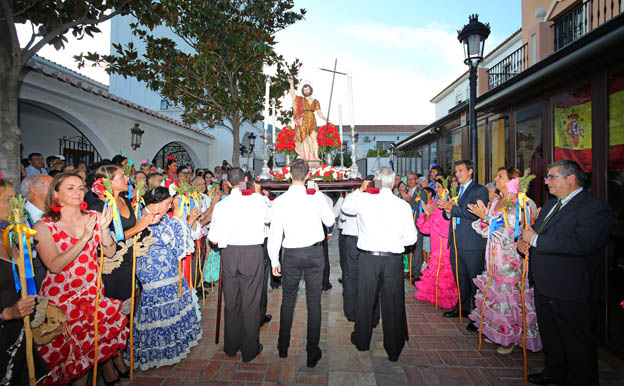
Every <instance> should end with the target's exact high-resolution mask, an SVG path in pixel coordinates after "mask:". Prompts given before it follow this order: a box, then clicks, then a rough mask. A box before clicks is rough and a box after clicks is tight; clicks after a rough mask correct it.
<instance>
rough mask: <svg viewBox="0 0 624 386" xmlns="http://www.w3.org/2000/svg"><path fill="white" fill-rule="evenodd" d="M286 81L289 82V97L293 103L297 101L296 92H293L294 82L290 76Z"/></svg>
mask: <svg viewBox="0 0 624 386" xmlns="http://www.w3.org/2000/svg"><path fill="white" fill-rule="evenodd" d="M288 83H290V97H291V98H292V100H293V105H294V104H295V103H297V94H295V84H294V81H293V78H292V76H289V77H288Z"/></svg>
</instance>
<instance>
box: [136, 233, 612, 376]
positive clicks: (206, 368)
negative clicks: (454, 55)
mask: <svg viewBox="0 0 624 386" xmlns="http://www.w3.org/2000/svg"><path fill="white" fill-rule="evenodd" d="M330 261H331V282H332V283H333V286H334V288H333V289H331V290H329V291H326V292H323V298H322V310H323V311H322V313H323V314H322V317H323V322H322V327H321V349H322V350H323V358H322V359H321V360H320V361H319V363H318V365H317V367H316V368H314V369H309V368H307V367H306V352H305V336H306V305H305V292H304V291H303V283H302V285H301V287H300V291H299V296H298V299H297V306H296V309H295V319H294V323H293V330H292V340H291V346H290V349H289V351H288V358H285V359H282V358H279V356H278V353H277V336H278V331H279V309H280V304H281V300H282V292H281V289H277V290H271V289H270V288H269V313H270V314H272V315H273V320H272V321H271V322H270V323H268V324H267V325H265V326H263V327H262V331H261V335H260V342H261V343H262V344H263V345H264V350H263V352H262V353H261V354H260V355H259V356H258V357H257V358H256V359H255V360H254V361H252V362H250V363H243V362H242V361H241V358H240V353H239V354H238V355H237V356H236V357H234V358H228V357H227V356H226V355H225V353H224V352H223V321H222V322H221V338H220V344H219V345H215V343H214V337H215V325H216V312H215V310H216V303H217V300H216V299H217V297H216V287H215V288H214V291H213V292H212V293H211V294H210V296H207V297H206V304H205V306H203V307H202V315H203V317H202V321H201V326H202V329H203V338H202V340H201V342H200V344H199V345H198V346H197V347H194V348H193V349H192V350H191V352H190V354H189V356H188V358H187V359H185V360H183V361H182V362H180V363H179V364H177V365H174V366H167V367H160V368H156V369H150V370H148V371H145V372H140V371H137V372H135V379H134V381H133V382H129V381H127V382H124V384H126V385H128V384H132V385H141V386H142V385H145V386H159V385H162V386H165V385H166V386H174V385H196V386H218V385H219V386H220V385H230V386H234V385H236V386H242V385H257V386H260V385H263V386H269V385H330V386H351V385H353V386H368V385H380V386H401V385H505V386H507V385H523V384H524V382H523V371H522V366H523V361H522V350H520V349H517V348H516V349H515V350H514V352H513V353H512V354H510V355H500V354H498V353H497V352H496V346H495V345H493V344H488V343H485V342H484V343H483V346H482V349H481V351H480V352H479V351H478V350H477V346H478V338H477V335H476V334H473V333H470V332H468V331H466V329H465V324H466V323H467V319H464V324H463V325H462V324H460V323H459V319H457V318H456V319H447V318H444V317H443V316H442V312H443V310H441V309H439V310H436V309H435V306H433V305H430V304H426V303H423V302H421V301H419V300H416V299H415V298H414V297H413V288H414V287H411V286H407V281H406V290H405V298H406V309H407V318H408V326H409V341H408V342H407V343H406V346H405V348H404V349H403V352H402V353H401V356H400V358H399V361H398V362H390V361H388V359H387V355H386V352H385V350H384V348H383V343H382V339H383V336H382V328H381V325H380V326H378V327H377V328H376V329H375V330H374V333H373V338H372V340H373V341H372V343H371V350H370V351H366V352H359V351H357V350H356V349H355V347H354V346H353V345H352V344H351V342H350V334H351V331H353V323H350V322H348V321H347V320H346V318H345V317H344V314H343V312H342V287H341V285H340V284H339V283H338V280H337V279H338V277H339V275H340V266H339V264H338V248H337V242H333V243H331V245H330ZM382 323H383V321H382ZM528 366H529V369H530V371H529V372H535V371H540V370H541V368H542V366H543V355H542V354H541V353H530V352H529V354H528ZM600 370H601V373H600V377H601V379H600V383H601V384H602V385H624V379H623V378H622V377H621V376H619V375H618V374H617V373H616V372H615V371H613V370H612V369H611V368H609V367H607V366H606V365H604V364H602V363H601V364H600Z"/></svg>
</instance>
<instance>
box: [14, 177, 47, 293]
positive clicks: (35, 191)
mask: <svg viewBox="0 0 624 386" xmlns="http://www.w3.org/2000/svg"><path fill="white" fill-rule="evenodd" d="M51 181H52V177H50V176H48V175H47V174H37V175H32V176H29V177H26V178H25V179H24V181H22V184H21V190H22V196H24V197H26V200H27V201H26V205H25V209H26V221H27V223H28V227H29V228H33V227H34V226H35V223H36V222H37V221H39V220H41V216H43V211H44V209H45V198H46V195H47V194H48V188H49V187H50V182H51ZM32 254H33V256H32V258H33V270H34V271H35V272H34V274H35V285H36V286H37V292H39V288H41V284H42V283H43V279H44V278H45V274H46V271H47V269H46V267H45V266H44V265H43V263H42V262H41V260H40V259H39V258H38V257H37V251H36V250H35V248H33V249H32Z"/></svg>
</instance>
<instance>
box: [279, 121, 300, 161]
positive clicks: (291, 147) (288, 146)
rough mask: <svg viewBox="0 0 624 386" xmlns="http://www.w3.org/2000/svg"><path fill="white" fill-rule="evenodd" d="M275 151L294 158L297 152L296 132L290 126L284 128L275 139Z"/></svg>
mask: <svg viewBox="0 0 624 386" xmlns="http://www.w3.org/2000/svg"><path fill="white" fill-rule="evenodd" d="M275 151H276V152H278V153H281V154H283V155H284V156H286V155H288V156H290V157H292V158H294V157H295V156H296V155H297V152H296V151H295V131H294V130H293V129H292V127H290V126H284V127H283V128H282V130H280V131H279V133H278V134H277V138H276V139H275Z"/></svg>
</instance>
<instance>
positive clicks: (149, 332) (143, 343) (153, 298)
mask: <svg viewBox="0 0 624 386" xmlns="http://www.w3.org/2000/svg"><path fill="white" fill-rule="evenodd" d="M184 226H185V224H184V223H183V222H181V221H177V219H175V218H170V217H169V216H164V217H163V218H162V220H161V221H160V223H158V224H156V225H153V226H150V229H151V231H152V237H154V238H155V240H154V242H153V244H151V245H150V247H149V250H148V252H147V254H146V255H145V256H144V257H140V258H138V259H137V264H136V275H137V278H138V279H139V280H140V281H141V284H142V285H143V291H142V294H141V302H140V304H139V307H138V309H137V311H136V313H135V316H134V367H135V368H137V367H139V368H140V369H141V370H147V369H149V368H151V367H159V366H167V365H172V364H175V363H178V362H180V361H181V360H182V359H184V358H185V357H186V356H187V354H188V353H189V351H190V348H191V347H193V346H196V345H197V343H198V342H199V340H200V339H201V336H202V332H201V327H200V325H199V319H198V315H197V312H196V302H195V301H194V300H193V298H192V296H191V291H190V290H189V287H188V284H187V283H186V280H182V296H180V291H179V287H178V285H179V284H178V282H179V268H178V267H179V265H178V262H179V260H180V259H182V258H184V257H185V256H186V255H187V253H188V247H189V243H188V240H186V239H185V238H186V237H185V236H184V235H186V234H188V231H189V230H185V229H184ZM191 244H192V243H191ZM125 354H126V360H128V359H129V352H128V350H127V351H126V353H125Z"/></svg>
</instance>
